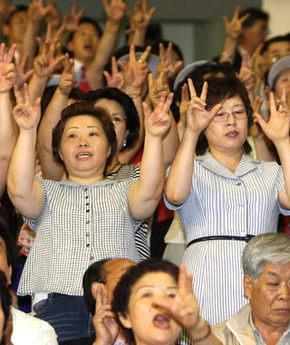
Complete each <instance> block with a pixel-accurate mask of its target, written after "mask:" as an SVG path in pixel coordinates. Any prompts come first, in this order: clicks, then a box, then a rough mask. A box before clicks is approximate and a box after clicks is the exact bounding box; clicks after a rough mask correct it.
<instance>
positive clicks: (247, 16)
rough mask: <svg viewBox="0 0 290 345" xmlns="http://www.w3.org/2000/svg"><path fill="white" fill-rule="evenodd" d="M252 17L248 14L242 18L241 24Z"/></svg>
mask: <svg viewBox="0 0 290 345" xmlns="http://www.w3.org/2000/svg"><path fill="white" fill-rule="evenodd" d="M249 17H250V13H246V14H244V15H243V16H242V17H241V18H240V23H241V24H243V22H244V21H245V20H246V19H248V18H249Z"/></svg>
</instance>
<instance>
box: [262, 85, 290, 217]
mask: <svg viewBox="0 0 290 345" xmlns="http://www.w3.org/2000/svg"><path fill="white" fill-rule="evenodd" d="M278 103H279V104H280V105H279V107H278V109H277V108H276V102H275V98H274V94H273V93H271V94H270V120H269V121H268V122H266V121H265V120H264V119H263V117H262V116H261V115H260V114H255V117H256V119H257V121H258V123H259V125H260V126H261V127H262V129H263V131H264V133H265V134H266V135H267V137H268V138H269V139H270V140H272V142H273V143H274V145H275V147H276V149H277V152H278V155H279V158H280V162H281V166H282V170H283V175H284V182H285V187H284V188H283V189H282V190H281V191H280V193H279V203H280V205H281V206H282V207H283V208H285V209H288V210H289V209H290V136H289V133H290V111H289V109H288V107H287V100H286V90H284V91H283V94H282V99H281V100H279V101H278Z"/></svg>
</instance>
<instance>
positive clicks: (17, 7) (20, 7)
mask: <svg viewBox="0 0 290 345" xmlns="http://www.w3.org/2000/svg"><path fill="white" fill-rule="evenodd" d="M14 7H15V9H14V10H13V11H12V12H11V13H10V15H9V17H8V19H7V20H6V23H5V24H7V25H9V24H10V22H11V19H12V17H13V16H14V14H16V13H19V12H26V11H27V9H28V7H27V6H25V5H15V6H14Z"/></svg>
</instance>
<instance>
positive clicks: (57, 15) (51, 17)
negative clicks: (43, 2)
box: [45, 0, 62, 31]
mask: <svg viewBox="0 0 290 345" xmlns="http://www.w3.org/2000/svg"><path fill="white" fill-rule="evenodd" d="M47 4H48V6H49V7H50V10H49V12H48V14H47V15H46V16H45V20H46V23H47V24H49V23H50V24H51V26H52V28H53V30H54V31H56V30H57V29H58V28H59V26H60V23H61V19H62V15H61V12H60V11H59V9H58V8H57V5H56V0H47Z"/></svg>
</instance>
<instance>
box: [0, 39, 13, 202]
mask: <svg viewBox="0 0 290 345" xmlns="http://www.w3.org/2000/svg"><path fill="white" fill-rule="evenodd" d="M15 49H16V45H13V46H12V47H11V48H10V50H9V52H8V54H7V56H6V57H5V44H4V43H2V44H1V46H0V123H1V125H0V198H1V197H2V194H3V192H4V189H5V186H6V178H7V171H8V167H9V163H10V158H11V156H12V152H13V148H14V145H15V142H16V137H17V128H16V124H15V123H14V121H13V118H12V109H11V102H10V94H9V92H10V89H11V88H12V86H13V85H14V82H15V80H16V73H15V68H14V64H13V63H12V60H13V57H14V53H15Z"/></svg>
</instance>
